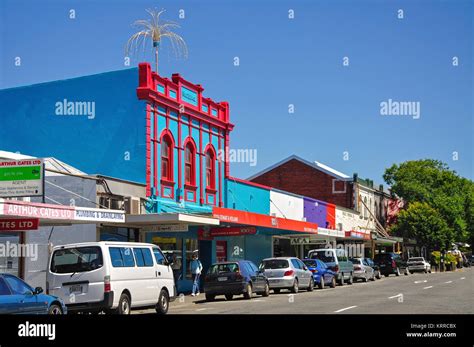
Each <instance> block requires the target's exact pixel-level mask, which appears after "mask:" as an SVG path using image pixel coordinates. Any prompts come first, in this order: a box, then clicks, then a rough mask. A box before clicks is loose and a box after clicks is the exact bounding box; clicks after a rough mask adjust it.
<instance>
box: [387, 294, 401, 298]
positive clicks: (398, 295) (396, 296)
mask: <svg viewBox="0 0 474 347" xmlns="http://www.w3.org/2000/svg"><path fill="white" fill-rule="evenodd" d="M401 296H403V294H402V293H400V294H397V295H394V296H389V297H388V298H389V299H395V298H399V297H401Z"/></svg>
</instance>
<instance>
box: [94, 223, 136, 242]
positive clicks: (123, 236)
mask: <svg viewBox="0 0 474 347" xmlns="http://www.w3.org/2000/svg"><path fill="white" fill-rule="evenodd" d="M99 238H100V241H121V242H138V229H134V228H119V227H111V226H103V227H101V228H100V235H99Z"/></svg>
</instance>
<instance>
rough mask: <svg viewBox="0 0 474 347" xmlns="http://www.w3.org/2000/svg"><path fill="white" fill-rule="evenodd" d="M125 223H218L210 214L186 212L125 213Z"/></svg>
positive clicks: (140, 224)
mask: <svg viewBox="0 0 474 347" xmlns="http://www.w3.org/2000/svg"><path fill="white" fill-rule="evenodd" d="M125 222H126V224H127V225H130V226H132V225H133V226H136V227H145V226H152V225H157V224H187V225H219V224H220V223H219V219H217V218H215V217H212V216H200V215H194V214H186V213H148V214H127V215H126V216H125Z"/></svg>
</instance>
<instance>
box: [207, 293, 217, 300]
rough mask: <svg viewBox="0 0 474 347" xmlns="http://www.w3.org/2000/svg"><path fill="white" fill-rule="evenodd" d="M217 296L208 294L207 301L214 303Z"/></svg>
mask: <svg viewBox="0 0 474 347" xmlns="http://www.w3.org/2000/svg"><path fill="white" fill-rule="evenodd" d="M215 299H216V296H215V295H214V294H206V301H214V300H215Z"/></svg>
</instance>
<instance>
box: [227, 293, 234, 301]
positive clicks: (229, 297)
mask: <svg viewBox="0 0 474 347" xmlns="http://www.w3.org/2000/svg"><path fill="white" fill-rule="evenodd" d="M233 297H234V296H233V295H232V294H226V295H225V299H226V300H229V301H230V300H232V298H233Z"/></svg>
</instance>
